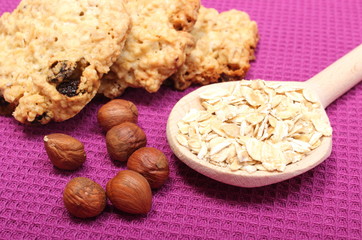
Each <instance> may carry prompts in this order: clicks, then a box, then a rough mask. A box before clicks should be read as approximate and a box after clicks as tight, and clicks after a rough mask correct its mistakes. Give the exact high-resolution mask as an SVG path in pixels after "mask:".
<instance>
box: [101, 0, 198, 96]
mask: <svg viewBox="0 0 362 240" xmlns="http://www.w3.org/2000/svg"><path fill="white" fill-rule="evenodd" d="M199 7H200V1H199V0H168V1H164V0H128V1H126V8H127V10H128V12H129V14H130V16H131V22H132V27H131V30H130V33H129V34H128V36H127V39H126V44H125V47H124V50H123V51H122V53H121V55H120V56H119V57H118V59H117V61H116V62H115V64H113V66H112V67H111V72H110V73H109V74H107V75H105V76H104V78H103V79H102V83H101V87H100V89H99V93H102V94H104V95H105V96H107V97H109V98H114V97H117V96H119V95H121V94H122V93H123V92H124V90H125V89H126V88H127V87H141V88H145V89H146V90H147V91H148V92H156V91H157V90H158V89H159V88H160V86H161V84H162V83H163V81H164V80H165V79H167V78H168V77H169V76H171V75H172V74H173V73H175V72H176V71H177V69H178V68H179V67H180V66H181V65H182V64H183V63H184V61H185V58H186V55H185V49H186V48H187V47H191V46H192V45H193V44H194V41H193V38H192V36H191V35H190V34H189V33H188V32H187V31H190V30H191V29H192V27H193V25H194V23H195V22H196V18H197V14H198V9H199Z"/></svg>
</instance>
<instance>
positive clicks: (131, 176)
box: [106, 170, 152, 214]
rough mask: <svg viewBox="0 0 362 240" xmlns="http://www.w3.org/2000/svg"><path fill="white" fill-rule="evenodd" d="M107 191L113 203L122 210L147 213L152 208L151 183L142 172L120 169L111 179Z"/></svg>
mask: <svg viewBox="0 0 362 240" xmlns="http://www.w3.org/2000/svg"><path fill="white" fill-rule="evenodd" d="M106 193H107V197H108V198H109V200H110V201H111V202H112V204H113V205H114V206H115V207H116V208H118V209H119V210H121V211H124V212H127V213H132V214H146V213H148V212H149V211H150V210H151V206H152V192H151V188H150V185H149V184H148V182H147V180H146V179H145V178H144V177H143V176H142V175H141V174H139V173H137V172H134V171H132V170H123V171H120V172H119V173H118V174H117V175H116V176H115V177H114V178H112V179H111V180H109V182H108V183H107V187H106Z"/></svg>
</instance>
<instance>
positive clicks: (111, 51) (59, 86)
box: [0, 0, 130, 124]
mask: <svg viewBox="0 0 362 240" xmlns="http://www.w3.org/2000/svg"><path fill="white" fill-rule="evenodd" d="M129 25H130V17H129V15H128V13H127V12H126V10H125V7H124V4H123V0H103V1H96V0H52V1H48V0H23V1H22V2H21V3H20V4H19V6H18V7H17V8H16V9H15V10H14V11H13V12H12V13H4V14H3V15H2V16H1V18H0V99H1V101H0V102H1V113H3V114H8V113H9V111H12V109H14V108H15V110H14V112H13V116H14V117H15V118H16V119H17V120H18V121H20V122H22V123H32V122H40V123H42V124H45V123H47V122H49V121H51V120H54V121H64V120H66V119H69V118H71V117H73V116H74V115H75V114H77V113H78V112H79V111H80V110H81V109H82V108H83V107H84V106H85V105H86V104H87V103H88V102H89V101H90V100H91V99H92V98H93V97H94V95H95V94H96V93H97V90H98V88H99V85H100V78H101V77H102V75H103V74H105V73H107V72H108V71H109V68H110V66H111V65H112V64H113V62H114V61H115V60H116V59H117V57H118V56H119V54H120V52H121V49H122V47H123V45H124V42H125V36H126V33H127V31H128V28H129ZM11 108H12V109H11Z"/></svg>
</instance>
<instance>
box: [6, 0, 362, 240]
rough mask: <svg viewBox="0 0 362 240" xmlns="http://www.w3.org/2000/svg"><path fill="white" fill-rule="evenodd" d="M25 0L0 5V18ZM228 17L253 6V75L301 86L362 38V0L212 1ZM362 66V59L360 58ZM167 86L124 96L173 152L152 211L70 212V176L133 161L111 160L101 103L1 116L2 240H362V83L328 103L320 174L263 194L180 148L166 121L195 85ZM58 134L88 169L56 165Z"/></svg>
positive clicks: (101, 174) (106, 175)
mask: <svg viewBox="0 0 362 240" xmlns="http://www.w3.org/2000/svg"><path fill="white" fill-rule="evenodd" d="M17 3H18V1H14V0H0V12H1V13H2V12H4V11H11V10H12V9H14V8H15V7H16V5H17ZM203 4H204V5H205V6H207V7H214V8H217V9H218V10H220V11H225V10H228V9H231V8H236V9H239V10H243V11H246V12H248V13H249V14H250V16H251V18H252V19H253V20H256V21H257V23H258V26H259V31H260V39H261V40H260V42H259V45H258V48H257V51H256V57H257V60H256V61H254V62H253V63H252V67H251V70H250V71H249V73H248V75H247V78H248V79H255V78H261V79H266V80H294V81H304V80H306V79H308V78H309V77H312V76H313V75H314V74H316V73H317V72H319V71H320V70H322V69H323V68H325V67H326V66H328V65H329V64H330V63H332V62H333V61H334V60H336V59H337V58H339V57H341V56H342V55H344V54H345V53H346V52H348V51H349V50H351V49H352V48H353V47H355V46H357V45H358V44H360V43H361V42H362V14H361V13H362V1H361V0H344V1H340V0H274V1H271V0H252V1H240V0H204V1H203ZM361 60H362V56H361ZM195 88H196V87H193V88H191V89H188V90H186V91H184V92H177V91H174V90H171V89H169V88H167V87H163V88H162V89H161V90H160V91H159V92H158V93H155V94H149V93H147V92H145V91H144V90H141V89H128V90H127V91H126V93H125V94H124V95H123V96H122V98H124V99H127V100H131V101H133V102H134V103H135V104H136V105H137V107H138V109H139V112H140V116H139V125H140V126H141V127H142V128H143V129H144V130H145V132H146V134H147V137H148V146H152V147H156V148H159V149H160V150H162V151H164V152H165V154H166V155H167V157H168V158H169V161H170V168H171V173H170V179H169V181H168V182H167V184H166V185H165V186H164V187H162V188H161V189H160V190H158V191H154V192H153V194H154V195H153V206H152V210H151V212H150V213H149V214H148V215H147V216H133V215H130V214H125V213H122V212H120V211H117V210H116V209H114V208H113V207H112V206H111V205H110V204H109V205H108V206H107V207H106V209H105V211H104V212H103V213H102V214H101V215H100V216H98V217H97V218H94V219H89V220H80V219H77V218H74V217H72V216H70V215H69V214H68V212H67V211H66V210H65V208H64V206H63V202H62V191H63V188H64V186H65V185H66V183H67V182H68V181H69V180H70V179H71V178H73V177H78V176H84V177H89V178H91V179H93V180H94V181H96V182H98V183H99V184H101V185H102V186H103V187H105V184H106V183H107V181H108V180H109V179H110V178H111V177H113V176H114V175H115V174H116V173H117V172H118V171H119V170H121V169H124V168H125V165H124V164H118V163H114V162H112V161H111V160H110V159H109V157H108V154H107V151H106V147H105V137H104V133H102V131H101V129H100V128H99V126H98V124H97V119H96V112H97V110H98V109H99V108H100V106H101V105H102V104H104V103H106V102H107V100H106V99H103V98H96V99H94V100H93V101H92V102H91V103H90V104H89V105H88V106H86V108H85V109H84V110H83V111H82V112H81V113H80V114H78V115H77V116H76V117H74V118H73V119H70V120H68V121H66V122H62V123H51V124H49V125H47V126H24V125H21V124H19V123H17V122H16V121H15V120H14V119H12V118H7V117H0V147H1V150H0V151H1V152H0V239H121V238H125V239H362V230H361V229H362V225H361V219H362V211H361V206H362V203H361V202H362V84H358V85H357V86H356V87H354V88H353V89H351V90H350V91H349V92H348V93H347V94H345V95H343V96H342V97H341V98H340V99H338V100H337V101H335V102H334V103H333V104H331V105H330V106H329V107H328V109H327V113H328V115H329V117H330V120H331V124H332V126H333V128H334V138H333V152H332V155H331V156H330V157H329V158H328V159H327V160H326V161H325V162H323V163H322V164H321V165H319V166H317V167H316V168H315V169H313V170H311V171H309V172H307V173H305V174H302V175H300V176H298V177H295V178H293V179H290V180H287V181H284V182H281V183H277V184H273V185H270V186H266V187H260V188H253V189H245V188H239V187H234V186H229V185H226V184H223V183H219V182H217V181H214V180H212V179H209V178H207V177H205V176H203V175H201V174H199V173H197V172H195V171H194V170H192V169H190V168H189V167H187V166H186V165H185V164H183V163H182V162H181V161H180V160H178V159H177V158H176V157H175V156H174V155H173V154H172V152H171V150H170V148H169V146H168V144H167V139H166V131H165V128H166V121H167V117H168V114H169V113H170V111H171V109H172V107H173V105H174V104H175V103H176V102H177V101H178V100H179V99H180V98H181V97H182V96H184V95H185V94H187V93H188V92H190V91H191V90H193V89H195ZM54 132H61V133H66V134H69V135H72V136H74V137H76V138H78V139H79V140H81V141H82V142H83V143H84V145H85V149H86V152H87V161H86V162H85V164H84V166H83V167H82V168H81V169H79V170H77V171H73V172H67V171H61V170H58V169H56V168H54V167H53V166H52V164H51V163H50V161H49V160H48V158H47V155H46V153H45V150H44V147H43V136H44V135H46V134H49V133H54Z"/></svg>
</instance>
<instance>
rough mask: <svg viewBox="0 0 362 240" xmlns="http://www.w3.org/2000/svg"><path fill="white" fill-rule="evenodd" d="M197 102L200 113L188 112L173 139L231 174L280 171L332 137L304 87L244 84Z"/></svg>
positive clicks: (258, 83) (326, 121)
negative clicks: (240, 171) (227, 169)
mask: <svg viewBox="0 0 362 240" xmlns="http://www.w3.org/2000/svg"><path fill="white" fill-rule="evenodd" d="M200 101H201V105H202V106H203V108H204V110H197V109H192V110H190V112H188V113H187V114H186V115H185V116H184V117H183V118H182V120H181V121H180V122H179V123H178V127H179V132H178V135H177V141H178V142H179V143H180V144H181V145H183V146H185V147H187V148H189V149H190V150H191V152H193V153H194V154H197V157H198V158H199V159H200V160H204V161H208V162H210V163H211V164H214V165H216V166H220V167H228V168H230V169H231V170H232V171H237V170H240V169H241V170H245V171H247V172H249V173H253V172H255V171H258V170H261V171H284V170H285V167H286V166H287V165H288V164H290V163H295V162H298V161H300V160H301V159H302V158H303V157H304V156H305V155H307V154H308V153H309V152H310V151H312V150H313V149H315V148H317V147H318V146H319V145H320V144H321V138H322V137H323V136H327V137H328V136H331V135H332V128H331V126H330V123H329V120H328V118H327V117H325V115H324V114H323V109H322V108H321V105H320V104H319V103H318V101H317V99H316V97H315V96H314V95H313V94H312V93H311V92H310V91H308V90H306V89H303V88H295V87H286V86H283V85H276V84H275V83H273V84H271V83H268V82H265V81H263V80H254V81H246V80H243V81H240V83H239V84H236V87H235V88H234V89H230V90H226V89H218V90H217V91H209V92H206V93H203V94H201V95H200Z"/></svg>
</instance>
